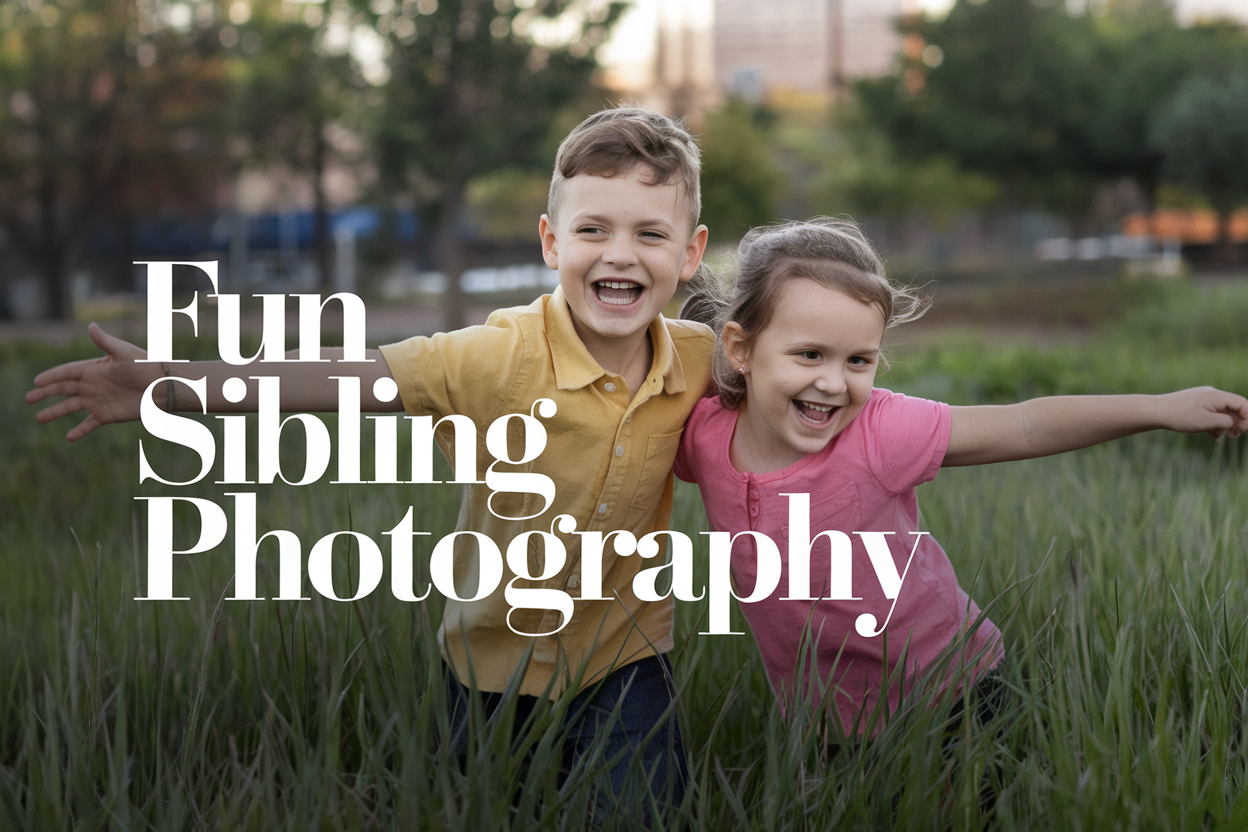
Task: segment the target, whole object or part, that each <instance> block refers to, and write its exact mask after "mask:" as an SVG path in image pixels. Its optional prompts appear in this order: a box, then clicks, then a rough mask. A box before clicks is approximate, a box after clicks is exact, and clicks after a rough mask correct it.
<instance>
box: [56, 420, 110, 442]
mask: <svg viewBox="0 0 1248 832" xmlns="http://www.w3.org/2000/svg"><path fill="white" fill-rule="evenodd" d="M101 424H102V423H101V422H100V420H99V419H97V418H95V417H94V416H88V417H87V418H85V419H83V420H82V421H81V422H79V423H78V424H77V425H76V426H75V427H74V428H73V429H72V430H70V432H69V433H67V434H65V438H66V439H68V440H69V441H70V442H77V441H78V440H79V439H81V438H82V437H84V436H86V435H87V434H88V433H90V432H91V431H93V430H95V429H96V428H98V427H99V426H100V425H101Z"/></svg>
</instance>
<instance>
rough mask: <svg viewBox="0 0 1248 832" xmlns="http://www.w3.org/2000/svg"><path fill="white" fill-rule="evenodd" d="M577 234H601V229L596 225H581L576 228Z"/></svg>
mask: <svg viewBox="0 0 1248 832" xmlns="http://www.w3.org/2000/svg"><path fill="white" fill-rule="evenodd" d="M576 233H577V234H601V233H602V229H601V228H599V227H598V226H596V225H583V226H581V227H580V228H578V229H576Z"/></svg>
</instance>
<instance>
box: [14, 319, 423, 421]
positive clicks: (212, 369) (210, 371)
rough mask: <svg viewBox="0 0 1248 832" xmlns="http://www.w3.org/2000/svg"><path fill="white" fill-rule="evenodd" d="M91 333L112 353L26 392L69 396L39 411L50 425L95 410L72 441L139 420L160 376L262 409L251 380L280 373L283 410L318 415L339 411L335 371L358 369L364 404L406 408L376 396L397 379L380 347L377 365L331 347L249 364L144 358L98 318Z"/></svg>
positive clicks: (181, 403) (227, 405)
mask: <svg viewBox="0 0 1248 832" xmlns="http://www.w3.org/2000/svg"><path fill="white" fill-rule="evenodd" d="M87 332H88V333H89V334H90V336H91V340H92V341H94V342H95V344H96V346H98V347H99V348H100V349H101V350H102V351H103V352H104V355H103V356H101V357H99V358H91V359H87V360H85V361H74V362H71V363H69V364H61V365H60V366H58V367H53V368H52V369H50V370H45V371H44V372H42V373H40V374H39V375H37V376H35V389H33V390H31V391H30V392H28V393H27V394H26V401H27V402H28V403H30V404H35V403H36V402H40V401H43V400H44V399H47V398H49V397H52V396H64V397H65V398H64V399H62V400H61V401H59V402H57V403H56V404H53V405H51V406H49V407H45V408H44V409H43V410H40V411H39V412H38V413H36V414H35V418H36V419H38V420H39V422H40V423H43V424H46V423H48V422H51V421H53V420H55V419H59V418H61V417H62V416H68V415H70V414H71V413H79V412H85V413H86V414H87V418H85V419H83V420H82V421H81V422H79V423H78V424H77V425H75V426H74V427H73V428H72V429H70V431H69V433H67V434H66V435H65V438H66V439H68V440H70V441H71V442H73V441H75V440H77V439H81V438H82V437H84V436H86V435H87V434H88V433H90V432H91V431H93V430H95V429H96V428H98V427H100V426H101V425H106V424H110V423H112V422H128V421H133V420H136V419H138V418H139V403H140V402H141V401H142V398H143V392H144V391H145V390H146V389H147V388H148V385H150V384H151V383H152V382H153V381H156V380H157V379H160V378H164V377H165V376H166V375H169V376H174V377H177V378H189V379H200V378H207V379H208V384H207V388H208V389H207V393H208V401H207V403H206V410H207V412H208V413H229V412H248V411H254V410H256V407H257V404H258V401H257V387H256V384H255V382H252V381H249V377H251V376H277V377H279V378H280V379H281V385H280V389H281V409H282V410H284V411H298V412H313V413H316V412H325V411H334V410H337V409H338V382H337V381H335V380H334V379H333V378H331V376H351V375H355V376H359V377H360V382H361V383H360V400H361V401H360V409H361V410H365V411H386V410H402V409H403V404H402V402H401V401H399V400H398V399H397V398H396V399H395V401H393V402H380V401H377V400H376V399H375V398H374V397H373V382H374V381H376V380H377V379H379V378H389V377H390V368H389V367H388V366H387V365H386V361H385V359H384V358H382V356H381V353H380V352H379V351H377V350H368V351H366V353H365V357H366V358H371V359H373V360H372V362H371V363H361V362H339V361H338V360H337V359H338V358H339V357H340V356H341V350H333V349H323V350H322V351H321V355H322V357H324V358H328V359H329V361H328V362H324V361H321V362H310V361H287V362H281V363H278V362H268V363H261V362H256V363H254V364H250V365H247V366H242V367H238V366H234V365H232V364H226V363H225V362H224V361H194V362H191V363H172V362H171V363H167V364H146V363H139V359H141V358H145V357H146V356H147V352H146V351H145V350H143V349H141V348H140V347H137V346H135V345H134V344H131V343H130V342H129V341H123V340H122V339H120V338H115V337H113V336H112V335H109V334H108V333H106V332H105V331H104V330H102V329H100V328H99V326H97V325H96V324H91V326H90V327H89V328H88V329H87ZM166 370H167V371H168V372H167V373H166ZM228 378H242V379H243V380H244V381H248V384H247V395H246V397H245V398H243V400H242V401H239V402H231V401H228V400H227V399H226V398H225V397H224V396H223V395H222V394H221V385H222V384H223V383H224V382H225V380H226V379H228ZM175 394H176V400H177V409H178V410H180V411H182V410H184V411H191V412H198V411H200V404H199V401H198V399H197V397H196V396H195V394H194V393H192V392H191V390H190V388H188V387H186V385H183V384H177V385H176V386H175ZM155 395H156V403H157V405H159V406H160V407H161V408H162V409H163V408H164V407H165V406H166V401H167V399H166V398H165V386H164V385H163V384H162V385H159V386H158V387H157V388H156V390H155Z"/></svg>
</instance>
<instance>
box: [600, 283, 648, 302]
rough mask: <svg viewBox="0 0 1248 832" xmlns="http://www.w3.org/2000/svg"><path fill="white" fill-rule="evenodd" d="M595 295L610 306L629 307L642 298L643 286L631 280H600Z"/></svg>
mask: <svg viewBox="0 0 1248 832" xmlns="http://www.w3.org/2000/svg"><path fill="white" fill-rule="evenodd" d="M594 294H596V295H597V296H598V300H600V301H602V302H603V303H605V304H607V305H608V306H628V305H629V304H630V303H633V302H634V301H636V300H637V299H638V298H639V297H641V285H640V284H638V283H634V282H633V281H631V280H598V281H595V283H594Z"/></svg>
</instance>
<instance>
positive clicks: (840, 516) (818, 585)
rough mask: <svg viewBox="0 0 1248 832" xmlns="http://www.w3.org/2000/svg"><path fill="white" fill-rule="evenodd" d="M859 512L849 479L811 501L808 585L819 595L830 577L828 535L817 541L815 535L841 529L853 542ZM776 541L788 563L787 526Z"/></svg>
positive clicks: (823, 592)
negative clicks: (833, 490)
mask: <svg viewBox="0 0 1248 832" xmlns="http://www.w3.org/2000/svg"><path fill="white" fill-rule="evenodd" d="M812 496H813V495H812ZM780 499H781V500H785V501H787V500H788V499H789V498H788V497H781V498H780ZM786 508H787V506H786ZM859 515H860V512H859V505H858V486H857V485H855V484H854V483H852V482H851V483H848V484H846V485H845V487H844V488H841V489H839V490H838V491H836V492H835V493H833V494H830V495H828V496H826V497H822V498H820V499H819V500H817V501H812V502H811V504H810V540H811V547H810V550H811V557H810V587H811V592H812V593H818V594H820V595H826V594H827V591H828V583H829V580H830V578H829V570H830V568H831V559H830V557H829V554H828V553H829V543H828V539H827V538H826V537H821V538H819V539H818V540H817V541H816V540H815V538H816V536H817V535H818V534H819V533H820V532H826V531H838V532H844V533H845V534H846V535H848V536H849V538H850V545H851V546H852V545H853V540H854V538H853V533H854V532H855V531H858V530H859V529H858V520H859ZM776 545H777V546H778V547H779V548H780V557H781V559H782V560H784V561H785V563H787V562H788V558H789V527H788V526H784V527H783V528H782V529H781V530H780V539H779V540H777V541H776ZM851 552H852V549H851ZM851 558H852V555H851ZM787 573H788V570H787V569H785V574H786V575H787Z"/></svg>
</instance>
